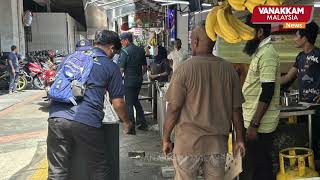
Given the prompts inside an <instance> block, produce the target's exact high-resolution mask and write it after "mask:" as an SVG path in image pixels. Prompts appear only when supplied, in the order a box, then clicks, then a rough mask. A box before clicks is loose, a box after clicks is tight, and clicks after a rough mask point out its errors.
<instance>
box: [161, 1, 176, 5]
mask: <svg viewBox="0 0 320 180" xmlns="http://www.w3.org/2000/svg"><path fill="white" fill-rule="evenodd" d="M174 4H177V3H176V2H169V3H163V4H161V6H170V5H174Z"/></svg>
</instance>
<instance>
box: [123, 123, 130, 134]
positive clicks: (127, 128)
mask: <svg viewBox="0 0 320 180" xmlns="http://www.w3.org/2000/svg"><path fill="white" fill-rule="evenodd" d="M131 128H132V122H130V121H127V122H123V133H124V134H128V133H129V132H130V130H131Z"/></svg>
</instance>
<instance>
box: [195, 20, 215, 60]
mask: <svg viewBox="0 0 320 180" xmlns="http://www.w3.org/2000/svg"><path fill="white" fill-rule="evenodd" d="M214 44H215V43H214V42H213V41H212V40H211V39H210V38H209V37H208V36H207V33H206V30H205V27H204V25H199V26H196V27H195V28H194V29H193V31H192V33H191V45H192V47H191V49H192V55H193V56H196V55H201V54H202V55H205V54H212V49H213V46H214Z"/></svg>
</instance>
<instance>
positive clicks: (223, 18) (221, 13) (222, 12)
mask: <svg viewBox="0 0 320 180" xmlns="http://www.w3.org/2000/svg"><path fill="white" fill-rule="evenodd" d="M226 9H228V10H227V11H229V10H230V11H231V9H229V8H228V7H227V8H222V9H219V10H218V12H217V22H218V23H217V24H218V25H219V28H220V30H221V33H223V34H224V35H223V36H224V37H225V38H226V39H230V40H237V39H240V36H239V34H238V33H237V31H236V30H235V29H234V28H233V27H232V26H230V22H229V21H228V19H227V15H226V12H227V11H226ZM218 35H219V34H218ZM223 36H222V37H223Z"/></svg>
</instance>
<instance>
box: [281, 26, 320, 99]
mask: <svg viewBox="0 0 320 180" xmlns="http://www.w3.org/2000/svg"><path fill="white" fill-rule="evenodd" d="M318 31H319V26H318V25H317V24H316V23H315V22H311V23H309V24H307V26H306V29H301V30H298V31H297V32H296V37H295V42H296V44H297V47H298V48H301V49H303V51H302V52H300V53H299V54H298V56H297V58H296V62H295V64H294V65H293V67H292V68H291V69H290V70H289V72H288V73H287V74H286V75H285V76H283V77H281V84H282V85H285V84H287V83H289V82H292V81H294V80H295V79H296V78H298V81H299V93H300V101H303V102H309V103H320V96H319V95H320V71H319V69H320V49H319V48H318V47H315V45H314V44H315V42H316V39H317V36H318Z"/></svg>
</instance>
